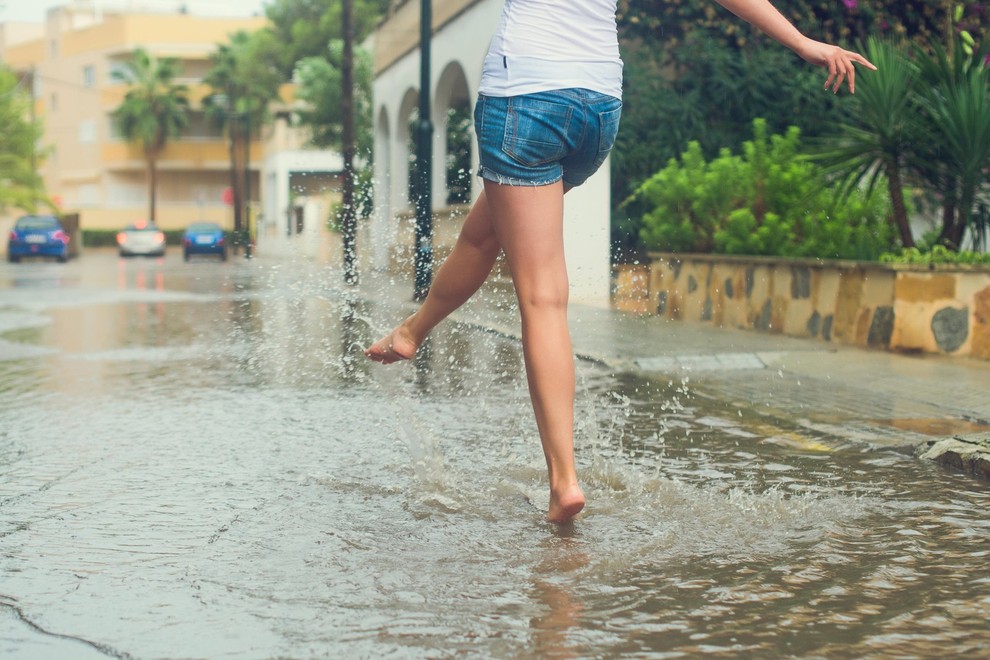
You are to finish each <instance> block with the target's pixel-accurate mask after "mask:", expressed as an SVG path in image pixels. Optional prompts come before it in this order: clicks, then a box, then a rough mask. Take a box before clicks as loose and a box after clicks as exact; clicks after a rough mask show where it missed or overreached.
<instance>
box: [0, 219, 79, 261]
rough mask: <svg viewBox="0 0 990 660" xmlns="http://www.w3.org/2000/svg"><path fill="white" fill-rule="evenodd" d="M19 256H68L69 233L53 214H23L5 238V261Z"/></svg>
mask: <svg viewBox="0 0 990 660" xmlns="http://www.w3.org/2000/svg"><path fill="white" fill-rule="evenodd" d="M21 257H54V258H55V259H57V260H58V261H60V262H65V261H67V260H68V258H69V234H68V232H66V231H65V228H64V227H63V226H62V223H61V222H59V220H58V218H57V217H55V216H54V215H25V216H22V217H21V218H19V219H18V220H17V222H16V223H15V224H14V228H13V229H11V230H10V237H9V238H8V239H7V261H10V262H11V263H17V262H18V261H20V260H21Z"/></svg>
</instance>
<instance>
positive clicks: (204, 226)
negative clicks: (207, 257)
mask: <svg viewBox="0 0 990 660" xmlns="http://www.w3.org/2000/svg"><path fill="white" fill-rule="evenodd" d="M194 254H215V255H217V256H219V257H220V258H221V259H222V260H224V261H226V259H227V240H226V238H225V237H224V234H223V229H221V228H220V225H218V224H216V223H215V222H194V223H193V224H191V225H189V228H188V229H186V231H185V233H184V234H183V235H182V258H183V259H185V260H186V261H189V257H191V256H192V255H194Z"/></svg>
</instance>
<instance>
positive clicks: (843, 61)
mask: <svg viewBox="0 0 990 660" xmlns="http://www.w3.org/2000/svg"><path fill="white" fill-rule="evenodd" d="M855 64H862V65H863V66H865V67H867V68H869V69H872V70H873V71H876V70H877V68H876V66H874V65H873V63H872V62H870V61H869V60H867V59H866V58H865V57H863V56H862V55H860V54H859V53H854V52H852V51H849V50H842V49H841V48H837V47H834V48H833V49H832V51H831V52H830V53H828V55H826V57H825V66H827V67H828V78H827V79H826V80H825V89H829V88H831V89H832V93H833V94H837V93H838V92H839V90H840V89H841V88H842V83H843V82H846V81H848V83H847V84H848V85H849V93H850V94H855V93H856V66H855Z"/></svg>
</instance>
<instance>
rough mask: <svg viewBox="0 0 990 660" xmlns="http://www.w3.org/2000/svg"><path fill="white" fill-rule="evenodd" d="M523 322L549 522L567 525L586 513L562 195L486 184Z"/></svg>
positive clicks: (548, 189) (557, 188) (554, 188)
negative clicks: (577, 447)
mask: <svg viewBox="0 0 990 660" xmlns="http://www.w3.org/2000/svg"><path fill="white" fill-rule="evenodd" d="M485 191H486V193H487V194H488V204H489V206H490V207H491V209H492V214H493V218H494V219H495V231H496V233H497V234H498V239H499V242H500V244H501V245H502V249H503V250H504V251H505V256H506V260H507V261H508V264H509V270H510V271H511V273H512V283H513V285H514V286H515V289H516V297H517V298H518V300H519V312H520V315H521V317H522V344H523V356H524V358H525V361H526V377H527V380H528V382H529V396H530V399H531V400H532V402H533V411H534V412H535V413H536V425H537V428H538V429H539V433H540V442H541V443H542V445H543V455H544V457H545V458H546V461H547V476H548V479H549V482H550V507H549V510H548V511H547V519H548V520H550V521H551V522H558V523H559V522H566V521H568V520H570V519H571V518H573V517H574V516H575V515H577V513H578V512H579V511H581V509H582V508H584V501H585V500H584V493H582V492H581V487H580V486H579V485H578V479H577V470H576V468H575V464H574V352H573V350H572V348H571V335H570V331H569V329H568V327H567V300H568V281H567V267H566V264H565V261H564V231H563V224H564V192H565V191H566V186H565V185H564V184H563V183H562V182H560V181H558V182H557V183H555V184H551V185H547V186H532V187H530V186H504V185H499V184H497V183H494V182H492V181H485Z"/></svg>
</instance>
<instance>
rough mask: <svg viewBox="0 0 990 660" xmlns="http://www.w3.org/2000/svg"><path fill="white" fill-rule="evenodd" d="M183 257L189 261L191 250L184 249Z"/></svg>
mask: <svg viewBox="0 0 990 660" xmlns="http://www.w3.org/2000/svg"><path fill="white" fill-rule="evenodd" d="M182 259H183V261H189V251H188V250H185V251H183V253H182Z"/></svg>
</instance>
